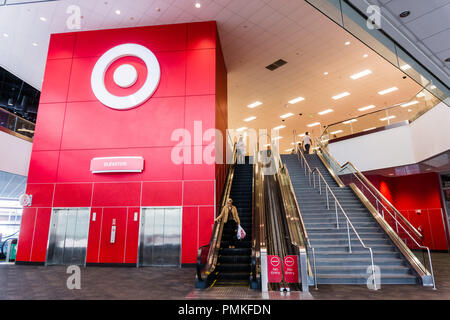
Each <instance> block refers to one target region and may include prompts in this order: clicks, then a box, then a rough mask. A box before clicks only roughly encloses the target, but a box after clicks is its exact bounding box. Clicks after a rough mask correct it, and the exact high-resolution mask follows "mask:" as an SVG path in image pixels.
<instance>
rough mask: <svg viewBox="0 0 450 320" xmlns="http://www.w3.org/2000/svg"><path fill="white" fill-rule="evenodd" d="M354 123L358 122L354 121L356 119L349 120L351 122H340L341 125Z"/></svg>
mask: <svg viewBox="0 0 450 320" xmlns="http://www.w3.org/2000/svg"><path fill="white" fill-rule="evenodd" d="M356 121H358V120H356V119H351V120H347V121H344V122H342V123H343V124H349V123H352V122H356Z"/></svg>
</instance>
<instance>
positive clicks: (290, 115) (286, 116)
mask: <svg viewBox="0 0 450 320" xmlns="http://www.w3.org/2000/svg"><path fill="white" fill-rule="evenodd" d="M293 115H294V114H293V113H290V112H289V113H286V114H283V115H282V116H280V118H281V119H286V118H289V117H292V116H293Z"/></svg>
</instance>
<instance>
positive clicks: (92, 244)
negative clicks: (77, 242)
mask: <svg viewBox="0 0 450 320" xmlns="http://www.w3.org/2000/svg"><path fill="white" fill-rule="evenodd" d="M94 213H95V221H94V220H93V216H94ZM102 217H103V208H92V209H91V216H90V222H89V238H88V245H87V252H86V263H98V262H99V249H100V238H101V230H102Z"/></svg>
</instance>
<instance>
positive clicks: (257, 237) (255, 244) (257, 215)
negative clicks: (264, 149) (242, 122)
mask: <svg viewBox="0 0 450 320" xmlns="http://www.w3.org/2000/svg"><path fill="white" fill-rule="evenodd" d="M260 173H261V168H260V167H259V162H258V160H257V152H256V151H255V155H254V157H253V184H252V192H253V195H252V198H253V206H252V225H253V233H252V234H253V237H252V267H251V268H252V281H253V282H255V283H258V285H261V248H264V246H265V244H264V242H261V237H263V239H264V234H261V232H260V225H261V217H262V216H263V213H262V210H263V206H264V203H263V197H262V193H261V184H262V182H261V175H260Z"/></svg>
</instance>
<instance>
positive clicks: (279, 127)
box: [273, 125, 286, 130]
mask: <svg viewBox="0 0 450 320" xmlns="http://www.w3.org/2000/svg"><path fill="white" fill-rule="evenodd" d="M284 128H286V126H283V125H281V126H278V127H275V128H273V130H280V129H284Z"/></svg>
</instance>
